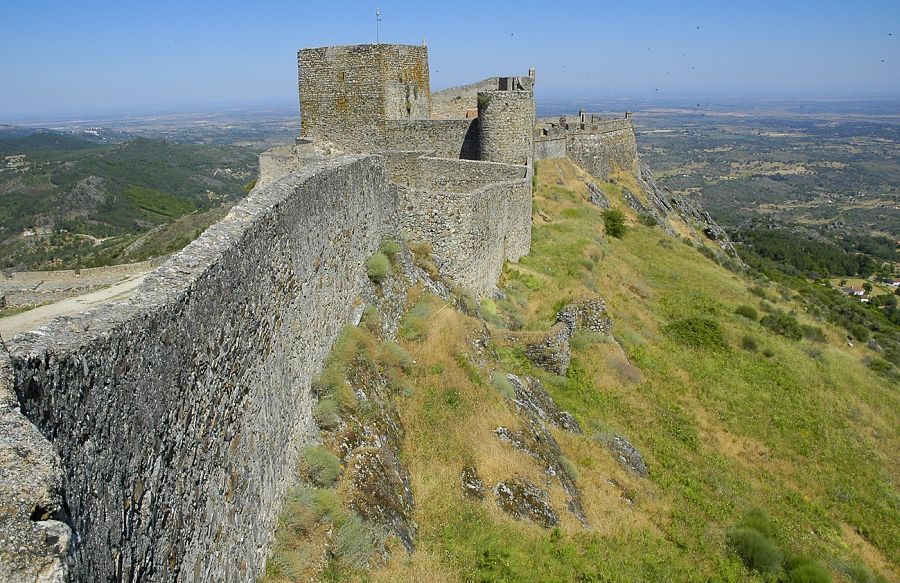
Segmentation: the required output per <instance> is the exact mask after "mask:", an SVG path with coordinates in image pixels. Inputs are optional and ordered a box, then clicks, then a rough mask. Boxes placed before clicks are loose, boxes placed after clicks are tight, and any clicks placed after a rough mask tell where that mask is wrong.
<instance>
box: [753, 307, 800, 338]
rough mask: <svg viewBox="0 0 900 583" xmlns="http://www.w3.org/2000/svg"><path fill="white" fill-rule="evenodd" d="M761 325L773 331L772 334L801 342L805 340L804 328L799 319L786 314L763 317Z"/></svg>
mask: <svg viewBox="0 0 900 583" xmlns="http://www.w3.org/2000/svg"><path fill="white" fill-rule="evenodd" d="M759 323H760V324H762V325H763V326H765V327H766V328H768V329H769V330H771V331H772V332H774V333H776V334H778V335H780V336H784V337H785V338H790V339H791V340H800V339H801V338H803V328H801V327H800V322H798V321H797V318H795V317H794V316H792V315H790V314H786V313H784V312H772V313H771V314H767V315H766V316H763V318H762V320H760V321H759Z"/></svg>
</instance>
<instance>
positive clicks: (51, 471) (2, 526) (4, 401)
mask: <svg viewBox="0 0 900 583" xmlns="http://www.w3.org/2000/svg"><path fill="white" fill-rule="evenodd" d="M11 375H12V370H11V368H10V364H9V359H8V358H7V356H6V350H5V347H4V346H3V343H2V341H0V580H2V581H6V582H9V583H26V582H28V583H31V582H35V581H38V582H41V583H62V582H63V581H66V580H67V573H68V568H69V546H70V544H71V540H72V530H71V529H70V528H69V525H68V516H67V514H66V510H65V504H64V502H63V499H62V496H61V492H62V465H61V463H60V460H59V455H58V454H57V453H56V451H54V449H53V447H52V446H51V445H50V443H49V442H48V441H47V440H46V439H44V437H43V436H42V435H41V434H40V432H38V430H37V427H35V426H34V425H32V424H31V422H30V421H28V419H26V418H25V417H24V416H23V415H22V414H21V413H20V412H19V403H18V400H17V399H16V395H15V393H13V391H12V385H11V383H10V381H11V378H12V376H11Z"/></svg>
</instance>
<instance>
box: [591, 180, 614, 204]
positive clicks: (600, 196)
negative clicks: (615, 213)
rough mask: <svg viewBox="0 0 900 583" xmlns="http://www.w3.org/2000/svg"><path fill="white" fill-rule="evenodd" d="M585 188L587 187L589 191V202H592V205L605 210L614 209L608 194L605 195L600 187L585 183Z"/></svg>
mask: <svg viewBox="0 0 900 583" xmlns="http://www.w3.org/2000/svg"><path fill="white" fill-rule="evenodd" d="M585 186H587V189H588V201H590V203H591V204H592V205H594V206H597V207H600V208H601V209H603V210H609V209H610V208H611V207H612V205H611V204H610V202H609V199H608V198H607V197H606V194H604V192H603V191H602V190H601V189H600V187H599V186H597V185H596V184H594V183H593V182H585Z"/></svg>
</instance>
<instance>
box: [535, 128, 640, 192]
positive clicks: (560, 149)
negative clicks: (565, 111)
mask: <svg viewBox="0 0 900 583" xmlns="http://www.w3.org/2000/svg"><path fill="white" fill-rule="evenodd" d="M533 135H534V156H535V159H536V160H544V159H547V158H563V157H566V156H568V157H569V158H571V159H572V161H574V162H575V163H576V164H578V165H579V166H581V167H582V168H584V169H585V170H586V171H588V172H590V173H591V174H593V175H594V176H596V177H597V178H599V179H601V180H603V179H605V178H606V177H607V176H608V175H609V174H610V173H611V172H613V171H614V170H615V169H625V170H629V171H632V172H634V173H635V175H637V174H639V170H640V169H639V168H638V153H637V140H636V138H635V134H634V126H633V124H632V122H631V119H630V118H618V119H604V120H602V121H598V120H596V119H594V120H591V121H589V122H587V123H583V122H581V121H579V118H577V117H572V118H559V119H558V120H557V119H552V120H541V123H539V124H538V126H537V127H536V128H535V129H534V134H533Z"/></svg>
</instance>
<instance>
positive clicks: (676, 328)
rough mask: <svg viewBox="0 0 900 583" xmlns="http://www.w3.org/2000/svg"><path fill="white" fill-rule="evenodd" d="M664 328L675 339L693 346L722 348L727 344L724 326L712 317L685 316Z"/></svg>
mask: <svg viewBox="0 0 900 583" xmlns="http://www.w3.org/2000/svg"><path fill="white" fill-rule="evenodd" d="M663 330H664V331H665V333H666V334H667V335H668V336H669V337H670V338H672V339H673V340H676V341H677V342H680V343H681V344H684V345H687V346H690V347H692V348H706V349H721V348H725V347H726V346H727V344H726V341H725V333H724V332H723V331H722V327H721V326H720V325H719V323H718V322H717V321H715V320H713V319H711V318H699V317H695V318H684V319H682V320H676V321H674V322H672V323H671V324H669V325H668V326H666V327H665V328H664V329H663Z"/></svg>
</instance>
